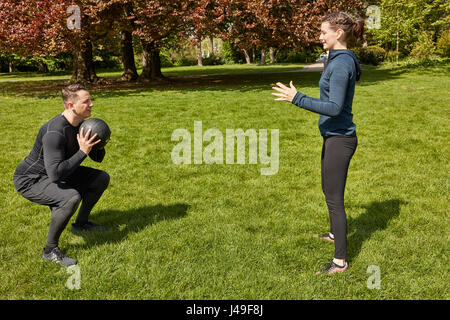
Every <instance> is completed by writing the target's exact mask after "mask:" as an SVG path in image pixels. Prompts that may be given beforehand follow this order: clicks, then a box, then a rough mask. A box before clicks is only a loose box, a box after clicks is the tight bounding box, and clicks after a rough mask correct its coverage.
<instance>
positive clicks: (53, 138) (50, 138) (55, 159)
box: [42, 131, 86, 182]
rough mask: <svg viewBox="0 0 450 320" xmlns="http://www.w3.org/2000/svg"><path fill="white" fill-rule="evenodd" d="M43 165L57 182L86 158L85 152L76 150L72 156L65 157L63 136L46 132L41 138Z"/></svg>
mask: <svg viewBox="0 0 450 320" xmlns="http://www.w3.org/2000/svg"><path fill="white" fill-rule="evenodd" d="M42 144H43V148H44V165H45V170H46V171H47V175H48V177H49V178H50V180H51V181H52V182H58V181H60V180H61V179H62V178H64V177H67V176H69V175H70V174H71V173H72V172H73V171H74V170H75V169H76V168H78V166H79V165H80V164H81V162H83V160H84V159H85V158H86V153H84V152H83V151H81V150H78V152H76V153H75V154H74V155H73V156H72V157H70V158H69V159H65V137H64V136H63V135H62V134H60V133H59V132H55V131H50V132H47V133H46V134H45V135H44V137H43V138H42Z"/></svg>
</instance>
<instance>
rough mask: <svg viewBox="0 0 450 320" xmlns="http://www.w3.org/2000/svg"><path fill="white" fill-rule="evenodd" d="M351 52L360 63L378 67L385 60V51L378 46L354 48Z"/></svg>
mask: <svg viewBox="0 0 450 320" xmlns="http://www.w3.org/2000/svg"><path fill="white" fill-rule="evenodd" d="M353 52H354V53H355V55H356V57H357V58H358V60H359V62H360V63H363V64H372V65H374V66H377V65H379V64H380V63H381V62H383V61H384V59H385V58H386V51H385V50H384V49H383V48H381V47H378V46H368V47H362V48H354V49H353Z"/></svg>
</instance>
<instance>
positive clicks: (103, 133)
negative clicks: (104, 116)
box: [79, 118, 111, 149]
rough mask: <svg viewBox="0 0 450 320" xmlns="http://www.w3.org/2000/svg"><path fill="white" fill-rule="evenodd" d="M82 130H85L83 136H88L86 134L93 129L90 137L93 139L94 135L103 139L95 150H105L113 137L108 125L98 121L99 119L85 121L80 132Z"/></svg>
mask: <svg viewBox="0 0 450 320" xmlns="http://www.w3.org/2000/svg"><path fill="white" fill-rule="evenodd" d="M81 128H83V134H84V135H86V133H87V132H88V131H89V129H91V134H90V135H89V137H92V136H93V135H94V134H97V137H98V138H99V139H101V140H102V141H101V142H99V143H97V144H96V145H95V146H94V148H95V149H97V148H103V147H104V146H106V144H107V143H108V141H109V138H110V137H111V130H110V129H109V127H108V125H107V124H106V122H105V121H103V120H101V119H98V118H91V119H88V120H85V121H83V123H82V124H81V126H80V130H79V131H80V132H81Z"/></svg>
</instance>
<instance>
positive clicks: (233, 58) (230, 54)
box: [222, 41, 245, 64]
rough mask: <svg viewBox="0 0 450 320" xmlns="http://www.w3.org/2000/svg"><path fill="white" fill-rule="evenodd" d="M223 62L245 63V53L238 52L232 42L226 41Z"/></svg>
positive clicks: (223, 47)
mask: <svg viewBox="0 0 450 320" xmlns="http://www.w3.org/2000/svg"><path fill="white" fill-rule="evenodd" d="M222 61H223V63H226V64H233V63H244V62H245V57H244V53H243V52H242V50H238V49H237V48H236V47H235V46H234V45H233V44H232V43H231V42H229V41H224V42H223V45H222Z"/></svg>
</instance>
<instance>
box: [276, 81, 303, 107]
mask: <svg viewBox="0 0 450 320" xmlns="http://www.w3.org/2000/svg"><path fill="white" fill-rule="evenodd" d="M277 86H278V87H272V89H273V90H276V91H278V92H280V93H272V95H274V96H277V97H279V98H277V99H275V101H287V102H292V100H294V97H295V95H296V94H297V89H296V88H295V87H294V85H293V84H292V81H291V82H290V83H289V86H290V87H289V88H288V87H286V86H285V85H284V84H282V83H281V82H277Z"/></svg>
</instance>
